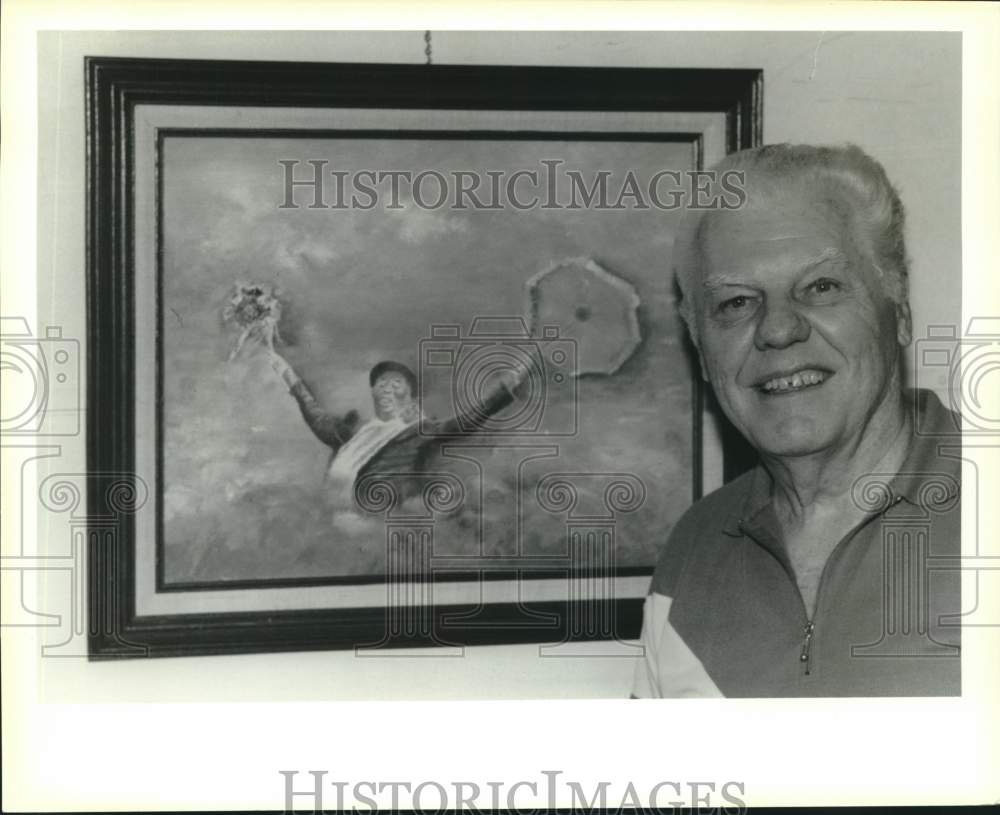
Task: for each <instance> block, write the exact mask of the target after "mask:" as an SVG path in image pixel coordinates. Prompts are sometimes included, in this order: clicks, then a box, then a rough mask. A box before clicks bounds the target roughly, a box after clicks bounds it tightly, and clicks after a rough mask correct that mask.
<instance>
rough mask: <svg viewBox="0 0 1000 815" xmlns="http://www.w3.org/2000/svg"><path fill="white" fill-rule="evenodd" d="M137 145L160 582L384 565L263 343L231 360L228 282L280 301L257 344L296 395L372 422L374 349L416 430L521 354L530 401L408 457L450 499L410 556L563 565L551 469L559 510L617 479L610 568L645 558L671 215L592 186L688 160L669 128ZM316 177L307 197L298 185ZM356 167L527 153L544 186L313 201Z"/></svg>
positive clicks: (678, 490)
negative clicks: (146, 209)
mask: <svg viewBox="0 0 1000 815" xmlns="http://www.w3.org/2000/svg"><path fill="white" fill-rule="evenodd" d="M160 144H161V153H162V155H161V161H160V167H161V174H162V181H161V185H162V193H161V195H162V200H161V206H162V215H161V217H162V251H163V255H162V258H163V259H162V272H161V283H160V285H161V289H160V308H161V312H162V314H161V319H162V354H163V359H162V362H163V380H162V381H163V425H162V428H163V429H162V433H163V489H164V498H163V547H162V558H163V582H164V584H165V585H167V586H177V585H203V584H212V583H226V582H227V581H235V582H240V581H247V580H269V579H286V580H287V579H294V578H310V579H317V578H331V579H336V578H351V577H354V578H358V577H363V578H364V577H366V578H371V577H376V578H380V576H381V575H382V574H383V573H384V571H385V568H386V567H385V558H386V553H385V518H384V513H380V512H366V511H365V508H364V507H363V506H361V505H359V504H358V502H357V501H351V500H340V499H341V498H342V496H341V495H340V492H339V491H338V489H337V487H336V485H335V484H332V483H331V481H330V479H328V478H327V477H326V476H327V470H328V468H329V465H330V461H329V460H330V457H331V448H330V446H329V444H327V443H324V440H323V439H322V438H317V436H316V435H315V434H314V433H313V432H312V431H311V430H310V427H309V426H308V424H307V422H306V421H305V420H304V417H303V415H302V413H301V412H300V408H299V406H298V405H297V403H296V400H295V399H294V398H293V397H292V396H290V395H289V393H288V387H287V384H286V383H285V382H284V381H283V380H282V378H281V377H280V376H278V375H276V373H275V372H274V370H273V367H272V365H271V360H272V358H273V357H272V354H271V352H270V349H269V348H268V347H267V343H265V342H261V341H260V338H259V337H255V338H250V340H249V341H245V342H244V344H243V345H242V346H241V347H240V348H239V350H238V353H235V354H234V348H235V346H236V345H237V344H238V343H239V342H240V338H241V335H242V333H243V331H242V325H241V324H239V323H235V324H234V323H233V321H231V320H230V321H227V320H226V319H224V315H225V311H226V307H227V305H228V304H229V302H230V300H231V299H232V297H233V293H234V291H235V292H236V293H237V294H236V297H237V299H239V291H240V286H242V285H246V284H247V283H254V284H257V285H259V286H262V287H264V288H266V289H267V290H268V292H274V293H275V294H274V298H275V299H276V300H277V301H280V305H281V311H280V314H281V316H280V324H279V326H278V336H277V338H275V340H274V342H275V343H276V345H275V351H276V352H277V354H279V355H280V357H281V358H283V359H284V360H286V361H287V362H288V363H289V364H290V365H291V366H292V368H293V369H294V370H295V372H296V373H297V374H298V375H299V376H301V378H302V380H303V381H304V382H305V383H306V384H307V385H308V388H309V390H310V391H311V393H312V394H313V395H314V396H315V398H316V400H317V403H318V404H319V405H321V406H322V407H323V408H324V409H325V410H328V411H329V412H330V413H331V414H333V415H345V414H348V413H349V411H352V410H354V411H357V413H358V425H359V426H363V425H364V423H365V422H366V421H367V420H369V419H370V418H372V416H373V403H372V395H371V388H370V384H369V372H370V370H371V369H372V367H373V366H374V365H375V364H376V363H378V362H380V361H381V360H396V361H400V362H402V363H403V364H405V365H406V366H408V367H409V368H410V369H411V370H412V371H413V372H414V373H418V374H419V385H418V388H419V394H420V396H421V408H422V411H423V414H424V415H425V416H427V417H429V418H432V419H439V420H440V419H447V418H450V417H454V416H455V415H457V414H461V413H463V411H467V410H468V404H467V403H469V402H470V401H475V400H476V399H480V398H483V395H484V393H486V392H488V391H489V389H490V388H491V387H494V386H495V383H492V382H491V377H496V376H498V375H499V374H500V373H501V372H502V370H503V369H504V367H505V366H506V367H511V366H513V364H515V363H516V361H517V359H518V357H519V356H523V357H524V358H525V359H527V360H533V361H535V362H537V367H536V368H534V369H533V370H532V371H531V375H530V378H531V379H532V380H533V382H529V383H528V385H531V384H534V386H535V387H534V388H533V389H530V388H529V390H530V391H531V392H529V393H527V394H525V395H524V396H523V397H522V398H521V399H520V400H515V401H514V403H512V404H511V405H508V406H506V407H505V408H504V409H502V410H501V411H500V412H499V413H498V414H496V415H494V416H492V417H491V419H492V421H491V422H490V423H488V424H487V425H486V426H484V427H478V428H475V429H471V430H468V431H467V432H462V433H461V434H456V435H454V436H452V437H450V438H448V439H447V440H446V441H444V442H442V443H441V444H440V445H438V446H437V447H436V449H435V450H434V451H433V452H432V453H431V454H430V456H429V457H428V458H427V459H426V460H424V461H422V463H421V466H422V467H424V468H425V469H426V470H427V471H428V472H431V471H433V472H445V473H450V474H453V475H454V476H456V477H457V478H458V479H460V480H461V484H462V487H461V489H462V491H463V493H464V497H463V499H462V500H461V501H460V502H459V503H458V505H457V506H456V507H454V508H453V509H452V510H451V511H449V512H448V513H446V514H445V515H444V516H443V517H442V519H441V520H440V522H439V523H438V524H437V526H436V528H435V535H434V554H435V555H442V556H465V557H478V558H488V559H490V560H491V561H492V562H494V563H496V562H498V561H503V560H505V559H508V560H510V561H511V562H512V563H514V562H517V560H518V558H523V557H538V556H546V555H548V556H562V555H564V553H565V552H566V546H567V544H566V513H565V512H560V511H556V509H557V508H554V507H553V506H552V504H551V502H549V504H546V501H545V496H544V495H540V494H539V487H540V485H541V486H542V488H543V489H544V487H545V485H544V480H545V478H546V476H551V475H552V474H557V473H563V474H567V478H566V479H564V481H566V483H571V484H572V488H573V489H575V490H577V495H576V496H575V497H574V501H576V502H577V506H578V508H579V511H583V508H584V507H590V509H589V511H591V512H595V511H596V512H601V511H603V512H610V511H611V510H612V508H611V507H607V506H605V503H606V501H605V496H604V492H605V491H606V490H607V489H608V487H609V485H610V484H612V483H615V481H616V480H617V482H618V483H619V484H620V485H621V487H622V488H623V489H626V490H632V491H634V492H635V493H636V494H635V496H633V498H632V499H631V500H633V501H634V502H636V503H637V505H636V506H635V507H634V508H631V507H630V508H629V511H625V512H620V513H617V514H618V515H620V517H618V518H617V524H616V527H615V533H616V535H615V545H616V552H615V559H616V562H617V563H618V565H619V566H620V567H623V568H628V567H646V568H648V567H651V566H652V564H653V562H654V559H655V553H656V549H657V546H658V545H659V544H660V543H661V542H662V540H663V539H664V536H665V535H666V533H667V532H668V531H669V529H670V526H671V525H672V524H673V522H674V521H675V520H676V519H677V517H678V516H679V515H680V513H681V512H683V510H684V509H685V508H686V506H688V505H689V503H690V501H691V498H692V465H693V460H694V458H695V456H696V454H697V452H698V451H696V448H695V437H694V432H693V430H694V427H693V421H692V412H693V409H694V405H693V381H692V370H691V361H690V358H689V356H688V355H687V353H686V349H685V348H684V346H683V342H684V338H683V331H682V326H681V325H680V324H679V320H678V318H677V316H676V311H675V307H674V293H673V290H672V283H671V277H670V274H669V258H670V248H671V240H672V235H673V231H674V227H675V224H676V220H677V218H678V216H679V212H678V211H677V210H676V209H674V210H665V209H658V208H655V207H652V206H648V205H647V208H645V209H643V208H641V206H640V205H641V204H642V203H643V201H642V200H641V199H640V198H638V197H635V196H633V197H629V196H625V197H622V198H621V199H620V200H617V199H619V196H620V193H621V187H622V185H623V184H624V183H625V179H626V178H627V174H629V173H631V174H632V176H633V177H634V178H636V179H642V180H643V184H642V187H641V188H640V189H642V188H645V187H647V186H648V185H647V184H646V183H645V182H646V181H648V179H651V178H653V177H654V176H655V175H656V174H657V173H659V172H661V171H662V170H663V169H664V168H672V169H675V170H688V169H690V168H691V167H692V166H693V162H694V161H695V158H696V156H695V150H694V147H693V145H692V143H691V142H690V141H680V140H665V139H663V138H656V137H647V139H646V140H643V141H637V140H635V139H629V140H624V139H622V140H615V137H614V136H613V135H608V134H602V135H601V138H600V139H599V140H597V139H593V138H591V139H587V137H586V136H585V135H584V136H583V137H580V136H577V135H574V134H562V133H554V134H550V135H548V136H547V138H545V139H544V140H543V139H540V138H538V137H537V136H535V137H534V138H517V139H512V138H509V137H508V138H500V137H494V138H478V139H470V138H468V137H467V135H465V134H462V133H458V132H456V133H449V134H438V135H437V137H436V138H433V139H431V138H426V137H423V138H421V137H419V136H413V135H410V136H407V137H402V138H401V137H399V136H394V134H391V133H388V134H386V135H374V134H366V135H365V137H364V138H344V137H342V136H341V137H338V136H333V137H328V138H316V137H315V136H313V135H311V134H308V133H299V134H294V135H268V136H265V137H261V136H253V135H250V136H248V135H243V136H240V135H225V136H212V135H209V136H204V135H199V134H198V133H197V132H193V133H191V132H181V133H177V134H176V135H175V134H173V133H171V132H170V131H167V132H166V133H165V134H164V135H163V136H162V138H161V142H160ZM316 167H321V168H322V169H323V170H324V173H323V176H322V179H323V184H324V185H325V186H324V188H321V189H320V190H319V203H322V204H324V206H322V207H317V206H315V204H316V203H317V189H316V188H315V187H314V186H310V185H309V184H306V183H303V181H308V180H309V179H314V178H316V177H317V176H316V174H315V173H316V171H315V169H314V168H316ZM373 167H375V168H379V169H382V170H385V169H390V168H391V169H392V170H395V171H399V172H406V173H408V174H409V175H410V176H416V175H417V174H419V173H420V172H426V171H427V170H433V171H436V173H438V174H439V176H440V178H444V179H445V180H446V182H448V181H450V180H451V179H454V178H455V177H456V175H457V174H459V173H470V174H471V173H474V174H475V176H474V177H478V178H482V179H486V178H487V175H486V174H487V172H492V173H495V174H497V177H499V178H502V179H504V180H505V183H506V179H510V178H511V177H513V176H514V174H515V173H517V172H518V171H524V170H527V171H534V172H535V173H536V174H539V171H544V170H546V168H548V167H552V168H555V170H556V175H555V176H554V177H553V178H552V188H551V189H546V190H545V191H544V193H545V195H546V196H547V198H548V199H551V200H550V203H552V204H554V205H557V206H551V207H550V208H543V207H542V206H541V204H539V205H537V206H533V207H532V208H531V209H527V210H522V209H516V208H514V207H513V206H510V205H509V204H510V202H506V203H507V205H506V206H499V207H495V208H494V207H490V206H489V205H490V203H491V201H490V199H489V192H490V191H489V189H488V188H487V187H486V185H485V184H484V185H483V188H482V189H481V190H480V191H479V194H478V196H477V198H476V199H474V200H473V199H470V200H468V201H463V202H461V203H465V204H466V206H465V208H457V207H456V206H454V203H455V201H454V194H453V192H454V191H452V190H449V192H450V193H452V195H451V199H452V200H450V201H447V202H445V203H444V204H442V205H441V206H437V207H431V206H430V204H432V203H435V202H436V201H437V200H438V199H440V198H441V197H442V196H441V192H442V187H443V185H442V184H441V183H440V182H439V181H438V180H436V178H435V177H432V176H427V179H428V180H427V181H426V183H423V184H421V185H420V186H417V187H412V186H411V188H410V189H406V188H403V189H401V190H400V191H399V192H398V194H397V195H395V196H393V195H392V194H391V192H392V190H391V189H390V188H389V187H388V185H384V187H385V189H384V194H383V195H380V196H379V197H378V199H377V200H376V201H375V202H374V204H375V205H374V206H371V207H370V208H367V205H368V204H370V203H372V202H371V196H368V197H364V198H362V197H360V196H357V195H356V196H355V197H356V198H357V199H358V201H357V203H359V204H360V206H353V207H352V206H348V207H345V208H335V207H334V206H333V205H334V203H335V202H336V199H337V197H338V195H340V196H341V197H344V196H345V195H346V194H347V193H348V192H349V190H348V191H346V192H345V190H341V189H336V188H335V187H334V185H333V184H332V182H331V181H330V180H329V179H331V178H333V176H332V170H333V169H334V168H335V169H336V170H337V171H341V172H346V173H350V174H355V173H357V172H359V171H362V170H364V169H365V168H373ZM600 171H604V172H605V173H607V175H606V176H605V179H606V183H605V185H604V186H605V193H604V201H603V202H602V201H600V200H598V198H597V197H596V196H597V194H598V193H597V192H595V196H594V197H593V200H592V201H591V205H590V206H584V205H583V201H582V193H583V191H585V190H593V189H594V188H595V183H597V182H599V181H600V176H599V175H598V173H599V172H600ZM350 177H351V176H345V177H344V178H345V179H346V178H350ZM400 178H405V176H400ZM530 180H531V179H530V178H525V182H529V181H530ZM542 180H544V177H542ZM290 181H294V182H295V184H294V185H292V186H290V185H289V182H290ZM574 184H576V186H574ZM663 188H664V189H665V188H666V184H664V185H663ZM444 189H447V186H445V187H444ZM537 192H538V191H537V190H535V191H534V196H533V197H538V196H537ZM598 192H599V191H598ZM414 193H416V194H417V200H414ZM517 193H519V194H520V195H521V198H524V199H528V198H529V195H531V193H532V191H531V190H530V188H529V185H528V183H523V184H522V185H521V187H520V188H519V189H518V190H517ZM574 196H575V197H576V202H575V203H576V204H577V205H576V206H574ZM542 203H545V202H544V201H543V202H542ZM602 203H603V206H602ZM421 204H422V205H423V206H421ZM478 204H483V206H482V207H480V206H478ZM616 204H618V207H620V208H615V205H616ZM546 272H548V274H546ZM533 283H534V285H532V284H533ZM529 290H530V291H529ZM532 294H534V296H535V297H536V298H538V300H539V301H540V302H538V303H533V302H532V297H531V295H532ZM533 310H534V313H533ZM532 322H535V323H539V325H536V326H535V327H534V332H533V333H532V332H531V331H530V330H526V329H529V328H530V326H531V323H532ZM543 326H544V328H545V330H547V332H548V334H547V335H546V336H542V333H543V332H542V328H543ZM448 351H451V352H452V353H451V356H450V358H446V355H445V352H448ZM553 353H554V354H555V356H556V359H557V360H560V357H561V356H564V357H565V358H564V359H562V360H560V361H561V362H562V363H563V364H561V365H560V364H558V362H553V360H552V359H551V356H552V354H553ZM435 355H437V357H435ZM609 356H610V357H611V359H607V358H606V357H609ZM619 357H620V358H621V359H620V360H619V359H618V358H619ZM436 358H440V359H442V360H444V362H443V363H442V364H435V359H436ZM616 477H617V478H616ZM351 497H352V496H348V498H351ZM363 503H364V502H363V501H362V504H363Z"/></svg>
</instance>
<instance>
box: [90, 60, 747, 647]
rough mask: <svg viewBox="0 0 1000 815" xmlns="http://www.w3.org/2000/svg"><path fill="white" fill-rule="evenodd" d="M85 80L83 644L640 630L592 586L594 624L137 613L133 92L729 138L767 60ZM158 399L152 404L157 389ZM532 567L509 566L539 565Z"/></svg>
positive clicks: (101, 65) (348, 643)
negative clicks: (563, 116)
mask: <svg viewBox="0 0 1000 815" xmlns="http://www.w3.org/2000/svg"><path fill="white" fill-rule="evenodd" d="M86 80H87V156H86V159H87V189H88V200H87V236H88V240H87V278H88V279H87V282H88V289H87V291H88V303H87V310H88V348H87V458H88V474H89V480H88V518H89V519H90V530H89V531H90V535H89V543H88V549H87V558H88V610H89V626H90V627H89V640H88V641H89V653H90V656H91V658H95V659H103V658H113V657H127V656H176V655H192V654H222V653H239V652H257V651H293V650H308V649H331V648H363V647H368V648H379V647H387V646H413V645H435V646H464V645H477V644H499V643H513V642H539V643H541V642H548V643H570V642H574V641H578V640H593V639H608V638H614V639H619V640H626V639H631V638H635V637H636V636H638V633H639V626H640V623H641V603H642V601H641V598H636V597H629V598H611V599H597V600H592V601H587V602H588V603H590V604H591V605H590V606H589V607H588V612H587V615H588V616H589V617H590V618H594V617H596V618H600V619H601V620H604V621H607V624H602V625H599V626H598V627H597V628H596V629H595V628H594V627H593V626H590V625H580V624H579V622H580V619H581V610H580V609H577V608H574V607H573V602H572V601H568V600H560V601H540V602H536V603H532V604H531V605H530V609H527V608H526V607H524V606H522V605H521V604H519V603H487V604H485V605H482V604H480V605H477V604H476V603H473V604H471V605H468V604H466V605H449V604H442V605H435V604H428V605H426V606H418V607H416V610H415V611H414V612H413V614H412V617H413V619H408V620H402V621H401V620H399V619H396V618H394V617H393V616H392V615H393V614H394V613H395V612H394V611H393V610H392V609H387V608H386V607H379V606H365V607H356V608H346V607H345V608H300V609H287V610H277V609H275V610H267V611H212V612H193V613H183V614H140V613H138V611H137V605H136V588H135V586H136V552H137V547H138V545H139V544H140V541H139V540H138V536H137V529H136V522H135V509H136V506H137V505H138V504H139V503H142V502H145V501H147V500H148V501H150V502H152V505H154V506H155V507H156V510H157V512H159V513H161V514H162V495H160V494H155V495H146V494H145V493H144V489H145V487H144V485H142V484H141V483H138V481H139V479H137V478H136V477H135V474H136V473H137V472H138V471H137V463H136V427H137V423H136V407H135V406H136V398H137V396H136V395H137V388H138V387H139V384H138V383H137V381H136V376H135V371H136V364H137V361H138V360H137V359H136V349H135V336H136V329H137V326H136V310H135V303H136V293H135V251H136V250H135V225H136V211H135V198H134V185H135V171H136V168H135V160H136V159H135V147H136V127H135V112H136V107H137V106H139V105H184V106H205V107H226V106H232V107H240V106H245V107H253V108H274V107H281V108H303V109H313V108H317V109H337V108H351V109H399V110H425V111H435V110H441V111H456V110H457V111H552V112H561V111H587V112H601V111H607V112H678V113H711V114H721V115H722V116H724V119H725V150H726V152H732V151H736V150H740V149H745V148H748V147H753V146H756V145H759V144H760V143H761V137H762V72H761V71H758V70H712V69H633V68H561V67H560V68H556V67H533V66H532V67H511V66H457V65H433V66H422V65H388V64H337V63H282V62H235V61H232V62H230V61H204V60H158V59H131V58H129V59H122V58H108V57H90V58H88V59H87V62H86ZM695 389H696V394H695V396H694V397H693V401H694V403H695V405H696V409H695V411H694V413H695V417H694V421H695V422H696V423H697V422H699V421H700V415H701V403H702V400H703V399H705V398H707V397H706V396H705V395H704V394H703V392H702V389H701V386H700V383H697V384H696V387H695ZM156 399H157V400H158V409H160V410H162V399H163V394H162V389H161V392H158V393H157V394H156ZM696 432H697V428H696ZM723 436H724V442H725V444H726V446H725V447H724V450H725V461H724V477H725V478H726V479H727V480H728V478H730V477H732V476H733V475H735V474H736V473H738V472H739V471H741V470H742V469H744V468H745V467H746V466H747V459H746V449H745V447H743V446H741V445H740V444H739V439H738V437H735V436H733V434H732V433H731V431H723ZM696 466H697V463H696ZM697 477H700V476H699V475H698V474H697V473H696V482H697ZM697 494H698V489H697V487H696V488H695V490H694V497H697ZM531 571H532V569H531V568H530V567H528V568H525V569H518V570H516V574H514V575H512V576H513V577H514V578H515V579H533V578H538V577H543V576H545V575H543V574H537V573H536V574H531ZM645 573H646V574H648V573H649V571H648V570H647V571H646V572H645ZM472 574H473V573H472V572H468V573H467V574H466V576H470V575H472ZM452 579H454V575H452Z"/></svg>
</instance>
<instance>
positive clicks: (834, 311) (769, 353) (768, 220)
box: [693, 191, 910, 456]
mask: <svg viewBox="0 0 1000 815" xmlns="http://www.w3.org/2000/svg"><path fill="white" fill-rule="evenodd" d="M769 198H770V200H768V196H765V197H764V198H763V199H761V198H758V200H756V201H751V204H750V206H749V207H748V208H746V209H743V210H737V211H733V212H713V213H710V214H709V215H708V216H706V219H707V223H704V224H703V234H702V243H701V247H702V255H701V256H702V269H701V271H702V274H701V278H700V280H695V281H694V286H695V287H696V291H694V292H693V295H694V303H695V315H694V319H695V329H696V332H697V335H698V337H699V341H698V345H699V351H700V354H701V360H702V368H703V371H704V373H705V376H706V378H707V379H708V380H709V381H710V382H711V383H712V386H713V388H714V390H715V393H716V395H717V397H718V399H719V401H720V404H721V405H722V408H723V409H724V411H725V412H726V415H727V416H728V417H729V419H730V421H732V422H733V424H734V425H735V426H736V427H737V429H739V430H740V432H742V433H743V435H744V436H746V438H747V439H748V440H749V441H750V443H751V444H753V445H754V447H756V448H757V449H758V450H760V451H761V452H763V453H766V454H771V455H777V456H802V455H809V454H813V453H822V452H824V451H828V452H833V451H836V450H838V449H847V448H849V445H851V443H852V440H856V439H857V438H858V437H859V434H860V432H861V431H862V430H863V429H864V428H865V427H866V426H867V425H868V423H869V421H870V420H871V419H872V417H873V416H874V415H875V414H876V412H877V411H878V409H879V408H880V407H881V406H882V405H883V404H884V402H883V400H884V399H885V397H886V395H887V394H891V393H892V392H893V391H892V389H893V388H895V389H897V392H898V388H899V387H900V383H899V376H900V373H899V370H898V359H899V347H900V345H906V344H907V343H909V341H910V322H909V311H908V309H907V307H906V306H897V305H895V304H894V303H893V302H891V301H890V300H889V298H888V297H887V296H886V295H885V293H884V291H883V289H882V284H881V282H880V280H879V278H878V272H877V270H876V269H875V268H874V266H873V264H872V262H871V261H870V260H869V259H868V258H867V256H866V253H865V250H864V248H863V247H861V246H859V245H857V243H856V241H855V240H854V236H853V235H852V234H851V230H850V228H849V227H848V225H847V224H845V223H844V220H843V218H842V216H840V215H838V214H837V212H836V211H835V210H834V209H833V208H832V207H831V206H830V205H829V204H828V203H826V202H823V201H820V200H818V199H817V198H816V197H815V196H814V195H813V194H812V193H811V192H808V191H803V192H801V193H797V194H796V193H793V192H789V193H786V194H784V195H782V196H774V195H771V196H769ZM886 404H887V403H886Z"/></svg>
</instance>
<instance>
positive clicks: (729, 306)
mask: <svg viewBox="0 0 1000 815" xmlns="http://www.w3.org/2000/svg"><path fill="white" fill-rule="evenodd" d="M748 305H750V298H749V297H747V296H746V295H745V294H739V295H737V296H736V297H730V298H729V299H728V300H723V301H722V302H721V303H720V304H719V311H721V312H723V313H729V314H732V313H734V312H739V311H742V310H743V309H745V308H746V307H747V306H748Z"/></svg>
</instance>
